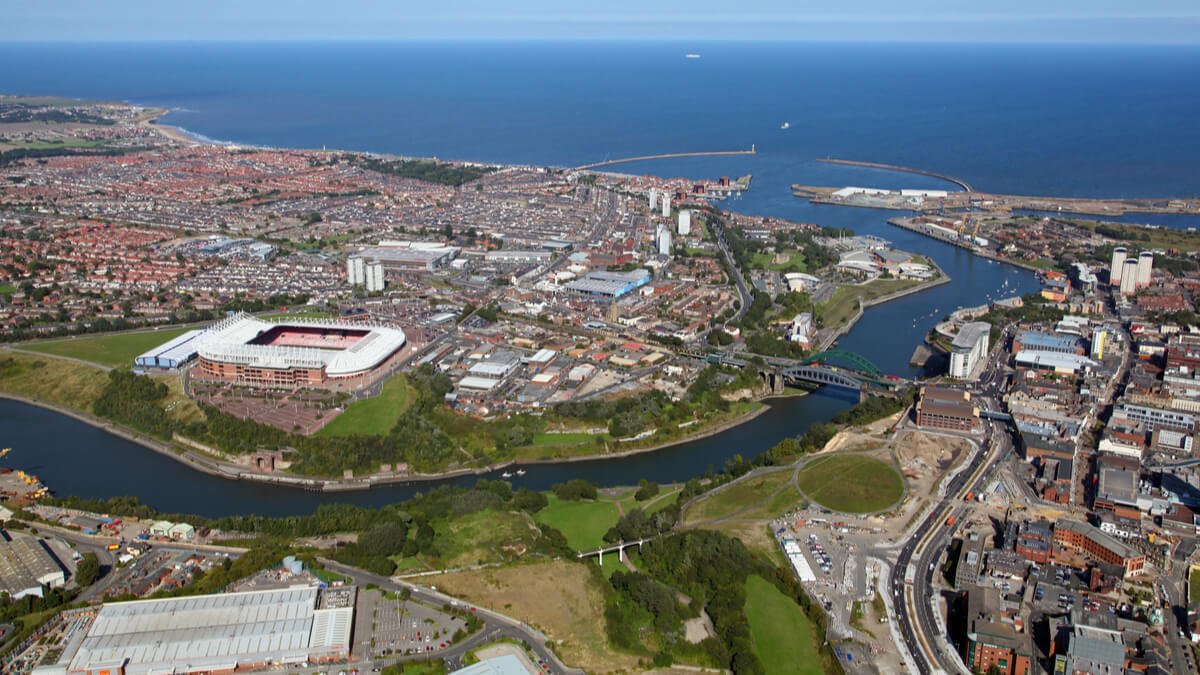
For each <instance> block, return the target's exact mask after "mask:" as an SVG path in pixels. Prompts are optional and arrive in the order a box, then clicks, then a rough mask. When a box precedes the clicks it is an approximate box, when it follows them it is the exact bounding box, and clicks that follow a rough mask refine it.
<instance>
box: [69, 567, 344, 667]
mask: <svg viewBox="0 0 1200 675" xmlns="http://www.w3.org/2000/svg"><path fill="white" fill-rule="evenodd" d="M356 594H357V589H356V588H354V587H352V586H344V587H339V588H329V589H318V588H312V587H299V588H286V589H276V590H264V591H249V592H243V593H224V594H220V595H202V596H195V597H188V598H167V599H161V600H140V601H135V602H121V603H108V604H105V605H104V606H103V607H101V609H100V611H99V612H98V613H96V615H95V617H94V619H93V620H92V621H91V624H90V625H89V626H87V628H86V629H85V630H81V631H79V632H77V633H76V634H75V635H73V636H71V638H70V639H69V640H68V641H67V644H66V645H65V648H64V650H63V653H62V656H61V657H60V659H59V664H66V665H65V668H64V667H63V666H62V665H60V666H59V668H60V669H61V672H66V673H78V674H80V675H98V674H99V673H121V674H123V675H151V674H156V673H180V674H182V673H232V672H234V671H239V670H257V669H261V668H265V667H268V666H270V665H287V664H294V665H302V664H305V663H309V664H312V663H327V662H330V661H339V660H344V659H347V658H348V657H349V655H350V633H351V627H352V626H353V622H354V603H355V599H356ZM50 668H54V667H53V666H52V667H50Z"/></svg>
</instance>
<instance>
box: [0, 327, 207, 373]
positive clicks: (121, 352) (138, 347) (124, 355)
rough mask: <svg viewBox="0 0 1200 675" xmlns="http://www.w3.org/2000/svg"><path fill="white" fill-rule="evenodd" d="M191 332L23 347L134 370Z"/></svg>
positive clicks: (124, 335)
mask: <svg viewBox="0 0 1200 675" xmlns="http://www.w3.org/2000/svg"><path fill="white" fill-rule="evenodd" d="M189 330H192V329H191V328H164V329H162V330H148V331H136V332H127V333H114V334H112V335H97V336H93V337H76V338H66V339H65V340H55V341H53V342H39V343H36V344H31V345H22V346H21V348H22V349H26V350H29V351H33V352H39V353H42V354H50V355H51V356H65V357H68V358H73V359H80V360H83V361H91V362H92V363H98V364H100V365H102V366H108V367H110V368H130V367H133V360H134V359H135V358H137V357H138V356H141V355H142V354H144V353H146V352H148V351H150V350H151V349H154V348H155V347H157V346H159V345H161V344H163V343H165V342H167V341H169V340H172V339H174V338H176V337H179V336H180V335H183V334H184V333H186V332H188V331H189Z"/></svg>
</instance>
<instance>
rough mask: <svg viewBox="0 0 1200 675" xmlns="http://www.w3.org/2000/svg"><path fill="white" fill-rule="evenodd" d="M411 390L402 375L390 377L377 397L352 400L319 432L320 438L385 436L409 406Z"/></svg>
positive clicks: (406, 379)
mask: <svg viewBox="0 0 1200 675" xmlns="http://www.w3.org/2000/svg"><path fill="white" fill-rule="evenodd" d="M411 396H412V388H411V387H409V386H408V378H406V377H405V376H404V375H393V376H392V377H391V378H390V379H388V381H387V382H384V383H383V388H382V389H381V390H380V393H379V396H372V397H371V398H365V399H363V400H361V401H354V402H353V403H351V404H349V405H348V406H346V412H344V413H342V414H341V415H338V416H337V417H336V418H334V420H333V421H332V422H330V423H329V424H327V425H325V427H324V428H322V429H321V430H320V431H319V432H317V434H318V435H320V436H349V435H351V434H386V433H387V432H389V431H391V429H392V427H394V426H396V420H398V419H400V415H402V414H404V411H405V410H407V409H408V406H409V404H410V403H411Z"/></svg>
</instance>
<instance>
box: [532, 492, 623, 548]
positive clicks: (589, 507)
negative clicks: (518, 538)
mask: <svg viewBox="0 0 1200 675" xmlns="http://www.w3.org/2000/svg"><path fill="white" fill-rule="evenodd" d="M549 497H550V505H549V506H547V507H546V508H544V509H542V510H541V511H538V512H537V515H535V516H534V520H536V521H537V522H539V523H542V524H543V525H549V526H550V527H553V528H554V529H556V530H558V531H559V532H562V533H563V536H564V537H566V538H567V544H568V545H570V547H571V548H573V549H575V550H576V551H586V550H588V549H592V548H596V547H597V546H600V545H602V544H603V543H604V533H605V532H608V529H609V528H610V527H612V526H613V525H616V524H617V520H618V519H619V518H620V517H621V516H620V512H619V511H618V510H617V505H616V504H615V503H613V502H605V501H594V502H590V501H580V502H567V501H563V500H561V499H559V498H558V497H555V496H554V495H550V496H549Z"/></svg>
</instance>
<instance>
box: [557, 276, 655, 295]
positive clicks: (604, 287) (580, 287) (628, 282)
mask: <svg viewBox="0 0 1200 675" xmlns="http://www.w3.org/2000/svg"><path fill="white" fill-rule="evenodd" d="M648 281H650V272H649V271H647V270H633V271H632V272H591V273H589V274H588V275H587V276H585V277H584V278H582V279H576V280H575V281H572V282H570V283H568V284H565V285H564V286H563V288H565V289H566V290H568V291H571V292H572V293H581V294H583V295H600V296H608V297H610V298H619V297H621V296H622V295H625V294H626V293H628V292H630V291H632V290H634V289H636V288H639V287H641V286H645V285H646V282H648Z"/></svg>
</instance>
